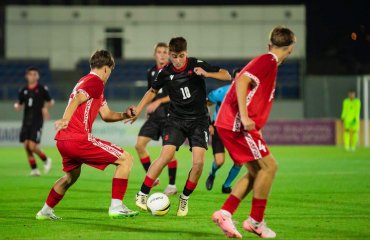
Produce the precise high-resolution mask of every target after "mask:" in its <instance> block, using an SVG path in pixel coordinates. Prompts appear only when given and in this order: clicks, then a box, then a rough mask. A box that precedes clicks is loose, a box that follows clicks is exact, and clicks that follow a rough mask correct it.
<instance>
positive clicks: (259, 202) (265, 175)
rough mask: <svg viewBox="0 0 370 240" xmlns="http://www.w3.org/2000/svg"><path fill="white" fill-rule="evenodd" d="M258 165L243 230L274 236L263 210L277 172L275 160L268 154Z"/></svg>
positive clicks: (265, 236) (263, 236) (261, 235)
mask: <svg viewBox="0 0 370 240" xmlns="http://www.w3.org/2000/svg"><path fill="white" fill-rule="evenodd" d="M257 163H258V165H259V167H260V169H259V171H258V172H257V174H256V178H255V180H254V184H253V199H252V209H251V213H250V216H249V218H248V219H247V220H245V221H244V223H243V227H244V229H245V230H247V231H249V232H252V233H255V234H257V235H258V236H260V237H262V238H274V237H275V236H276V233H275V232H274V231H272V230H271V229H269V228H268V227H267V226H266V224H265V222H264V212H265V209H266V205H267V198H268V196H269V193H270V191H271V186H272V183H273V180H274V178H275V174H276V172H277V162H276V160H275V158H274V157H273V156H272V155H271V154H269V155H267V156H265V157H263V158H261V159H259V160H257Z"/></svg>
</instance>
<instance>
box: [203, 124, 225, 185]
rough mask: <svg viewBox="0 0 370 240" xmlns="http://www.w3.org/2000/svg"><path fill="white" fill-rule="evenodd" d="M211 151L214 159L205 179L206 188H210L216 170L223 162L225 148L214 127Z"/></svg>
mask: <svg viewBox="0 0 370 240" xmlns="http://www.w3.org/2000/svg"><path fill="white" fill-rule="evenodd" d="M212 151H213V156H214V161H213V162H212V168H211V172H210V173H209V175H208V178H207V181H206V188H207V189H208V190H211V189H212V187H213V182H214V180H215V177H216V172H217V170H218V169H219V168H220V167H221V166H222V165H223V164H224V162H225V148H224V145H223V143H222V141H221V138H220V136H219V135H218V132H217V129H216V128H215V130H214V134H213V136H212Z"/></svg>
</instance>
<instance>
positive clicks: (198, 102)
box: [131, 37, 231, 216]
mask: <svg viewBox="0 0 370 240" xmlns="http://www.w3.org/2000/svg"><path fill="white" fill-rule="evenodd" d="M169 49H170V61H171V63H170V64H169V65H167V66H166V67H164V68H163V69H162V70H161V71H160V72H159V73H158V76H157V78H156V80H155V81H154V82H153V84H152V87H151V89H149V90H148V91H147V93H146V94H145V95H144V97H143V98H142V100H141V101H140V103H139V105H138V106H137V108H136V111H135V112H136V114H137V115H136V116H135V117H134V118H133V119H132V121H131V122H133V121H135V120H136V118H137V117H138V115H139V114H140V113H141V112H142V110H143V108H144V107H145V106H146V105H147V104H149V103H150V102H151V101H152V99H153V98H154V97H155V96H156V95H157V93H158V91H159V89H161V88H162V87H164V86H166V87H167V90H168V94H169V97H170V99H171V101H170V106H169V110H168V111H169V114H168V118H167V121H166V124H165V128H164V134H163V135H164V137H163V147H162V151H161V153H160V156H159V158H158V159H157V160H156V161H154V162H153V163H152V165H151V166H150V168H149V170H148V172H147V175H146V177H145V180H144V182H143V184H142V186H141V190H140V192H139V193H137V195H136V205H137V206H138V207H139V208H141V209H142V210H146V208H147V206H146V201H147V198H148V194H149V192H150V190H151V188H152V186H153V183H154V181H155V179H157V177H158V176H159V175H160V173H161V172H162V170H163V168H164V167H165V166H166V165H167V164H168V163H169V162H170V161H171V160H172V159H173V156H174V154H175V152H176V150H178V149H179V147H180V146H181V145H182V144H183V142H184V141H185V139H186V138H187V139H188V140H189V143H190V149H191V151H192V158H193V159H192V160H193V165H192V168H191V170H190V172H189V175H188V179H187V181H186V185H185V187H184V190H183V192H182V193H181V195H180V199H179V208H178V211H177V216H186V215H187V213H188V199H189V196H190V194H191V193H192V192H193V191H194V189H195V187H196V185H197V182H198V180H199V177H200V175H201V174H202V170H203V165H204V157H205V152H206V150H207V142H208V127H209V122H208V121H209V116H208V109H207V106H206V85H205V78H206V77H207V78H208V77H209V78H215V79H219V80H225V81H229V80H230V79H231V77H230V74H229V73H228V72H227V71H226V70H223V69H220V68H219V67H214V66H211V65H209V64H208V63H206V62H204V61H202V60H199V59H196V58H191V57H189V58H188V52H187V42H186V40H185V39H184V38H183V37H175V38H172V39H171V40H170V43H169Z"/></svg>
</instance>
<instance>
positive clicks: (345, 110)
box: [340, 100, 347, 121]
mask: <svg viewBox="0 0 370 240" xmlns="http://www.w3.org/2000/svg"><path fill="white" fill-rule="evenodd" d="M346 115H347V107H346V100H343V104H342V114H341V115H340V118H341V119H342V121H344V119H345V118H346Z"/></svg>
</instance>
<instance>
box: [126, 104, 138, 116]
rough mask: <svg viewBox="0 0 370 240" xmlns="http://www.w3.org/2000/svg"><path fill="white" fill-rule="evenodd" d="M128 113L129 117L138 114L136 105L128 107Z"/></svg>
mask: <svg viewBox="0 0 370 240" xmlns="http://www.w3.org/2000/svg"><path fill="white" fill-rule="evenodd" d="M126 114H127V116H128V117H129V118H132V117H134V116H136V107H135V106H130V107H128V108H127V109H126Z"/></svg>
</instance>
